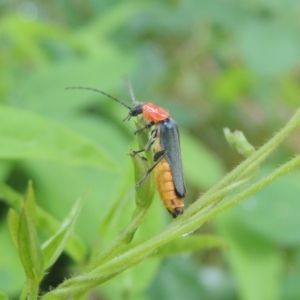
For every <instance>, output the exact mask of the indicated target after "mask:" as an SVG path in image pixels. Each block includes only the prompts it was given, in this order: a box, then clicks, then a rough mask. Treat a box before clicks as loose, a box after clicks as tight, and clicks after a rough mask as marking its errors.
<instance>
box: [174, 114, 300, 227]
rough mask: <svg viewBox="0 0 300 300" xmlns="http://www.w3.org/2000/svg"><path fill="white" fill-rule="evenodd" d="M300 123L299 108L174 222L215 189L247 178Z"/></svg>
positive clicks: (205, 198)
mask: <svg viewBox="0 0 300 300" xmlns="http://www.w3.org/2000/svg"><path fill="white" fill-rule="evenodd" d="M299 124H300V109H298V110H297V112H296V113H295V114H294V116H293V117H292V118H291V120H290V121H289V122H288V123H287V124H286V125H285V126H284V127H283V128H282V129H281V130H280V131H279V132H278V133H277V134H276V135H275V136H273V138H271V139H270V140H269V141H268V142H267V143H266V144H264V145H263V146H262V147H261V148H260V149H258V150H257V151H256V152H254V153H253V154H252V155H251V156H250V157H249V158H248V159H246V160H245V161H243V162H242V163H241V164H240V165H238V166H237V167H236V168H235V169H234V170H232V171H231V172H230V173H229V174H228V175H227V176H225V177H224V178H223V179H221V180H220V181H219V182H218V183H217V184H216V185H214V186H213V187H212V188H211V189H210V190H208V191H207V192H206V193H205V194H204V195H203V197H202V199H201V201H196V202H195V203H193V204H192V205H190V207H189V209H188V210H187V211H186V212H185V213H184V214H183V216H182V217H181V218H180V219H178V220H175V222H174V223H176V222H179V220H180V221H183V220H186V219H189V218H190V217H191V216H192V215H193V214H195V213H196V212H197V211H198V210H199V207H203V206H205V203H206V202H209V201H210V200H209V199H210V196H211V195H212V194H213V193H215V192H216V191H218V190H220V189H222V188H224V187H226V186H228V185H230V184H231V183H232V182H234V181H238V180H241V179H243V178H244V179H247V177H248V178H250V177H253V176H251V174H253V172H254V173H255V172H256V170H257V168H258V167H259V165H260V164H261V163H262V162H263V161H264V160H265V159H266V158H267V157H268V156H269V155H270V154H271V153H272V152H273V151H274V150H275V149H276V148H277V147H278V145H279V144H280V143H281V142H282V141H283V140H284V139H285V138H286V137H287V136H288V135H289V133H290V132H291V131H292V130H293V129H295V128H296V127H297V126H298V125H299Z"/></svg>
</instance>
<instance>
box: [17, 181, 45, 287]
mask: <svg viewBox="0 0 300 300" xmlns="http://www.w3.org/2000/svg"><path fill="white" fill-rule="evenodd" d="M26 196H28V197H25V200H24V205H23V210H22V212H21V215H20V225H19V234H18V246H19V254H20V257H21V261H22V264H23V267H24V270H25V273H26V276H27V278H29V279H31V280H33V281H35V282H39V281H40V280H41V279H42V275H43V255H42V250H41V247H40V244H39V240H38V236H37V231H36V227H35V225H34V220H33V218H34V216H33V215H32V214H33V212H34V209H33V203H34V198H33V193H32V187H31V184H29V187H28V189H27V192H26Z"/></svg>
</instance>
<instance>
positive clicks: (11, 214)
mask: <svg viewBox="0 0 300 300" xmlns="http://www.w3.org/2000/svg"><path fill="white" fill-rule="evenodd" d="M8 225H9V231H10V235H11V237H12V240H13V242H14V244H15V246H16V247H17V248H18V235H19V226H20V216H19V214H18V213H17V212H16V211H15V210H13V209H10V210H9V211H8Z"/></svg>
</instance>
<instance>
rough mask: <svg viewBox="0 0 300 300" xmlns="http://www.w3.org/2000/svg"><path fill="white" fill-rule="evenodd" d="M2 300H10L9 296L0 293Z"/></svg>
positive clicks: (0, 299)
mask: <svg viewBox="0 0 300 300" xmlns="http://www.w3.org/2000/svg"><path fill="white" fill-rule="evenodd" d="M0 300H8V296H7V295H6V294H5V293H3V292H1V291H0Z"/></svg>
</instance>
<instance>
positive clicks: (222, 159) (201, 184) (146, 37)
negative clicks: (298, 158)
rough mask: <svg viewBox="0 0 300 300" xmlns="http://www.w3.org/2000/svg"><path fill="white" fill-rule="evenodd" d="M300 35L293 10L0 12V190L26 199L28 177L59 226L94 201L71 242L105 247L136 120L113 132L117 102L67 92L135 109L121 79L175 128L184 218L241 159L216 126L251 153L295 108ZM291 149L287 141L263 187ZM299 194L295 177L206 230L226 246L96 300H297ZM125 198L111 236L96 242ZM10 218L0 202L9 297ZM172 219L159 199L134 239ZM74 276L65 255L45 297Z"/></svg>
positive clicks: (254, 4) (88, 2) (12, 288)
mask: <svg viewBox="0 0 300 300" xmlns="http://www.w3.org/2000/svg"><path fill="white" fill-rule="evenodd" d="M299 21H300V3H299V1H296V0H286V1H280V0H252V1H250V0H243V1H240V0H232V1H225V0H188V1H183V0H182V1H174V0H173V1H171V0H169V1H158V0H154V1H117V0H114V1H112V0H110V1H108V0H103V1H96V0H76V1H75V0H74V1H65V0H52V1H41V0H40V1H38V0H36V1H25V2H23V1H16V0H14V1H8V0H0V104H1V106H0V116H1V119H0V158H1V161H0V179H1V182H3V183H6V184H8V185H10V186H11V187H12V188H13V189H15V190H16V191H18V192H20V193H22V194H23V193H24V191H25V188H26V184H27V182H28V180H29V179H32V180H33V184H34V188H35V192H36V199H37V203H38V205H40V206H41V207H43V208H45V209H46V210H47V211H49V212H50V213H51V214H52V215H54V216H55V217H57V218H58V219H60V220H62V219H63V217H64V216H65V215H66V214H67V213H68V211H69V210H70V208H71V206H72V204H73V203H74V201H75V200H76V198H77V197H78V196H80V195H82V194H83V193H84V192H85V191H86V189H89V192H88V196H87V199H86V203H85V206H84V210H83V213H82V214H81V217H80V220H79V222H78V225H77V228H76V231H77V233H78V234H79V235H80V236H81V237H82V238H84V240H85V241H86V244H87V248H88V250H89V251H91V249H92V247H93V245H94V244H95V243H97V244H99V243H100V244H101V243H102V244H103V245H105V244H107V243H108V242H109V241H110V240H111V239H113V238H114V237H115V235H116V234H117V233H118V232H119V231H120V230H121V229H122V228H123V227H124V226H125V224H127V223H128V221H129V220H130V218H131V214H132V212H133V210H134V203H133V202H134V201H133V198H132V197H131V196H130V195H133V174H132V166H131V164H130V159H129V157H128V155H126V154H127V153H129V150H130V148H134V147H136V144H134V143H135V142H134V136H133V134H132V130H133V128H134V126H133V124H132V123H133V122H131V123H122V119H123V118H124V117H125V116H126V110H125V109H124V107H122V106H120V105H119V104H116V103H114V102H113V101H112V100H110V99H107V98H106V97H104V96H102V95H100V94H96V93H92V92H89V91H79V90H71V91H69V90H68V91H66V90H65V87H67V86H88V87H94V88H99V89H101V90H104V91H106V92H107V93H109V94H111V95H113V96H115V97H118V98H119V99H121V100H122V101H124V102H127V103H128V104H130V101H131V100H130V97H129V93H128V91H127V87H126V84H125V82H124V76H127V77H128V78H130V80H131V82H132V84H133V87H134V90H135V94H136V97H137V99H138V100H140V101H152V102H154V103H157V104H159V105H161V106H163V107H164V108H166V109H168V110H169V111H170V112H171V115H172V116H173V118H174V119H175V120H176V121H177V122H178V124H179V126H180V129H181V139H182V152H183V153H182V156H183V164H184V173H185V177H186V183H187V188H188V195H187V199H186V205H187V206H188V205H189V204H190V203H192V202H193V201H194V200H195V199H196V198H197V197H198V195H199V194H200V193H203V192H205V191H206V190H207V189H208V188H209V187H211V186H212V185H213V184H214V183H215V182H216V181H217V180H218V179H220V178H221V177H222V176H223V175H224V174H225V173H226V172H228V171H230V170H231V169H232V168H233V167H234V166H235V165H237V164H238V163H239V162H240V161H241V160H242V159H243V158H242V157H241V156H240V155H239V154H237V153H236V152H235V150H233V149H230V147H229V146H228V145H227V143H226V141H225V139H224V137H223V132H222V130H223V128H224V127H229V128H231V129H239V130H242V131H243V132H244V133H245V135H246V136H247V138H248V140H249V141H250V142H251V143H252V144H253V145H254V146H255V147H259V146H260V145H262V144H263V143H264V142H265V141H266V140H267V139H268V138H269V137H270V136H271V135H272V134H273V133H274V132H276V131H277V130H278V129H279V128H281V127H282V126H283V124H284V123H285V122H286V121H287V120H288V119H289V117H290V116H291V115H292V114H293V112H294V111H295V110H296V108H297V107H298V106H299V91H300V87H299V79H300V78H299V76H300V68H299V57H300V34H299V33H300V28H299V24H300V23H299ZM1 111H2V112H1ZM37 135H38V136H39V137H41V136H42V138H41V139H40V140H36V139H35V137H36V136H37ZM70 136H71V137H70ZM71 140H72V143H71ZM73 140H74V141H73ZM77 142H80V143H81V144H82V145H83V144H84V143H87V144H88V145H92V146H93V147H94V148H95V149H96V150H97V149H98V150H97V151H100V152H101V154H104V155H106V156H105V157H104V158H103V161H102V160H101V159H102V158H99V159H100V160H101V162H99V164H97V159H98V158H97V157H98V156H97V153H98V152H97V151H96V150H95V149H94V148H93V149H94V150H93V151H94V152H93V151H92V150H91V153H87V152H86V151H87V150H86V148H84V149H80V148H78V149H77V148H76V144H77ZM73 146H74V147H75V148H73ZM1 149H2V150H1ZM99 149H100V150H99ZM299 149H300V143H299V138H298V136H297V135H296V133H294V134H293V135H291V136H290V137H289V138H288V139H287V140H286V143H285V144H284V145H283V146H282V147H281V148H280V149H279V150H278V151H277V152H276V153H275V154H273V155H272V157H271V158H270V159H269V160H268V161H267V162H266V163H265V164H264V166H263V168H262V169H261V173H262V174H265V173H267V172H268V171H269V170H271V169H273V168H275V167H276V166H278V165H279V164H280V163H282V162H283V161H285V160H287V159H288V158H290V157H292V156H293V155H294V154H295V153H298V152H299ZM112 162H115V164H113V163H112ZM299 180H300V175H299V171H297V172H293V173H292V174H290V175H288V176H286V177H284V178H282V179H280V180H278V181H276V182H275V183H274V184H272V185H270V186H269V187H267V188H266V189H264V190H262V191H261V192H259V193H258V194H256V195H254V196H253V197H251V198H249V199H247V200H245V201H244V202H243V203H241V204H240V205H237V206H236V207H235V208H233V209H231V210H230V211H228V212H226V213H223V214H222V215H221V216H220V217H218V218H217V219H216V220H214V221H213V222H210V223H208V224H206V225H205V226H204V227H202V228H201V229H200V230H199V232H200V233H211V234H216V235H220V236H222V237H223V238H224V240H225V241H226V243H227V245H228V247H224V248H221V249H220V248H218V249H217V248H215V249H207V250H201V251H196V252H193V253H183V254H182V255H176V256H172V257H168V258H162V257H155V258H150V259H148V260H147V261H145V262H143V263H141V264H140V265H138V266H136V267H134V268H132V269H130V270H128V271H126V272H124V273H123V274H121V275H120V276H118V277H117V278H115V279H113V280H111V281H110V282H108V283H106V284H104V285H103V286H101V287H99V288H98V289H95V290H94V291H93V293H92V297H94V298H91V299H148V300H150V299H183V298H184V297H185V298H186V299H191V300H193V299H220V300H223V299H224V300H226V299H230V300H231V299H242V300H252V299H253V300H254V299H255V300H260V299H263V300H273V299H284V300H294V299H300V285H299V282H300V247H299V245H300V217H299V212H300V201H299V200H300V196H299V195H300V186H299V182H300V181H299ZM124 191H125V192H126V193H129V194H128V195H129V197H125V198H126V199H125V198H124V199H121V200H120V209H119V210H118V222H116V223H115V224H112V225H111V227H110V228H109V231H107V232H103V230H102V229H101V222H102V221H103V218H104V216H105V213H106V212H107V211H108V210H109V208H110V207H111V205H112V203H115V202H114V201H115V199H117V198H118V197H120V195H124ZM118 201H119V200H118ZM126 201H127V202H126ZM7 210H8V207H7V206H6V205H5V204H4V202H0V249H1V250H0V251H1V252H0V290H3V291H5V292H6V293H7V294H9V296H10V297H11V299H17V297H18V295H19V293H20V291H21V288H22V285H23V281H24V276H23V271H22V268H21V263H20V262H19V258H18V254H17V251H16V250H15V248H14V245H13V243H12V241H11V238H10V236H9V232H8V229H7V225H6V224H7V222H6V216H7ZM170 221H171V218H170V216H169V215H168V214H167V212H166V211H165V209H164V208H163V205H162V203H161V202H160V200H159V197H158V196H156V199H155V201H154V204H153V206H152V207H151V209H150V211H149V213H148V215H147V217H146V219H145V222H144V223H143V224H142V226H141V228H140V229H139V231H138V234H137V237H136V239H137V240H144V239H147V237H150V236H153V235H154V234H156V233H158V232H160V231H161V230H162V228H164V227H165V226H166V224H168V223H169V222H170ZM99 224H100V225H99ZM99 233H100V235H99ZM41 238H43V237H41ZM77 268H78V267H77V266H76V264H74V262H73V261H72V260H71V259H70V258H68V256H66V255H63V256H62V257H61V258H60V259H59V261H58V262H57V263H56V265H55V266H54V267H53V268H52V269H51V270H50V272H49V275H48V276H47V277H46V278H45V280H44V282H43V286H42V288H43V289H44V290H45V291H46V290H48V289H49V286H50V285H52V286H56V285H57V284H58V283H59V282H61V281H62V280H63V278H64V277H66V276H69V275H70V274H72V273H74V272H76V271H77V270H78V269H77Z"/></svg>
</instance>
